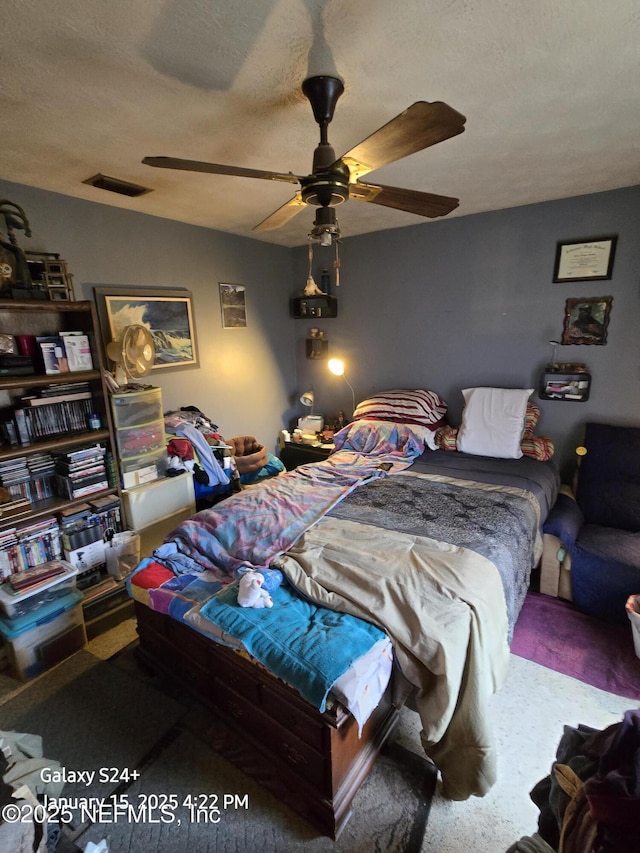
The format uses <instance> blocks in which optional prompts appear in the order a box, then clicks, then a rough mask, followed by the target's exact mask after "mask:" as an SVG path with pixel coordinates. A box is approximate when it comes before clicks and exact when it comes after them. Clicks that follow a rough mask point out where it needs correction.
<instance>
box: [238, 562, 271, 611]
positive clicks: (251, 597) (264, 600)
mask: <svg viewBox="0 0 640 853" xmlns="http://www.w3.org/2000/svg"><path fill="white" fill-rule="evenodd" d="M263 585H264V575H261V574H260V572H253V571H249V572H245V573H244V574H243V575H242V577H241V578H240V586H239V587H238V604H239V605H240V607H273V598H271V596H270V595H269V593H268V592H267V591H266V589H263V588H262V587H263Z"/></svg>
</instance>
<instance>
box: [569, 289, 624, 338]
mask: <svg viewBox="0 0 640 853" xmlns="http://www.w3.org/2000/svg"><path fill="white" fill-rule="evenodd" d="M612 302H613V297H612V296H594V297H592V298H580V299H567V303H566V307H565V312H564V328H563V331H562V341H561V343H562V346H567V345H568V344H600V345H603V344H606V342H607V327H608V325H609V314H610V313H611V303H612Z"/></svg>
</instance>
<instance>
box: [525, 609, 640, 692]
mask: <svg viewBox="0 0 640 853" xmlns="http://www.w3.org/2000/svg"><path fill="white" fill-rule="evenodd" d="M511 651H512V652H513V654H514V655H518V656H519V657H522V658H526V659H527V660H531V661H534V662H535V663H539V664H540V665H541V666H546V667H547V668H548V669H553V670H555V671H556V672H561V673H563V674H564V675H570V676H572V678H577V679H578V680H579V681H582V682H584V683H585V684H591V685H592V686H593V687H599V688H600V689H601V690H606V691H608V692H609V693H615V694H616V695H617V696H626V697H627V698H628V699H636V700H638V699H640V658H637V657H636V654H635V651H634V648H633V629H632V627H631V622H629V623H628V625H626V626H625V625H614V624H610V623H609V622H601V621H600V620H599V619H593V618H592V617H591V616H587V615H586V614H585V613H581V612H580V611H579V610H576V608H575V607H574V606H573V605H572V604H571V602H569V601H564V599H561V598H552V597H551V596H549V595H542V594H541V593H538V592H528V593H527V597H526V598H525V602H524V606H523V608H522V610H521V612H520V616H519V617H518V621H517V622H516V627H515V631H514V633H513V642H512V643H511Z"/></svg>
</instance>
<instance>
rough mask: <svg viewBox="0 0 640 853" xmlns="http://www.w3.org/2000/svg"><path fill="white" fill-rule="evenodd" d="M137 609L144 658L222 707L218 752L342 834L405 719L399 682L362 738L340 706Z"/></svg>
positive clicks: (216, 721)
mask: <svg viewBox="0 0 640 853" xmlns="http://www.w3.org/2000/svg"><path fill="white" fill-rule="evenodd" d="M134 604H135V611H136V616H137V620H138V634H139V637H140V646H139V653H140V655H141V657H142V659H143V660H144V661H145V662H146V663H147V664H149V665H150V666H151V667H152V668H153V669H155V670H159V671H161V672H162V673H163V674H165V675H169V676H170V677H172V678H174V679H176V680H178V681H179V682H180V683H181V684H182V686H186V687H187V688H189V689H190V690H191V691H193V692H194V693H195V694H196V696H197V697H198V698H199V699H200V700H201V701H202V702H204V703H205V704H206V705H208V706H209V707H211V708H212V709H213V710H215V712H216V716H215V717H212V720H211V725H210V726H209V727H208V730H207V732H206V738H207V741H208V742H209V743H210V745H211V746H212V748H213V749H215V750H216V751H217V752H219V753H220V754H222V755H224V756H225V758H227V759H228V760H229V761H231V762H232V763H233V764H235V765H236V766H237V767H239V768H240V769H241V770H243V771H244V772H245V773H247V775H249V776H251V777H253V778H254V779H256V781H258V782H259V783H260V784H262V785H263V786H264V787H265V788H267V789H268V790H270V791H271V792H272V793H273V794H275V796H277V797H278V799H280V800H281V801H282V802H284V803H286V804H287V805H288V806H289V807H290V808H292V809H293V810H294V811H295V812H297V813H298V814H300V815H301V816H302V817H304V818H305V819H307V820H308V821H309V822H310V823H313V824H314V825H315V826H316V827H317V828H318V829H320V830H321V831H322V833H323V834H325V835H328V836H329V837H330V838H333V839H335V838H337V836H338V834H339V833H340V831H341V829H342V828H343V827H344V825H345V824H346V822H347V820H348V819H349V816H350V814H351V803H352V800H353V798H354V797H355V795H356V793H357V791H358V789H359V787H360V786H361V785H362V783H363V782H364V780H365V779H366V777H367V775H368V773H369V771H370V770H371V768H372V767H373V764H374V762H375V760H376V757H377V756H378V754H379V752H380V750H381V749H382V747H383V746H384V744H385V743H386V741H387V740H388V739H389V737H390V735H391V733H392V732H393V730H394V728H395V726H396V723H397V721H398V713H399V711H398V709H397V708H396V707H395V706H394V704H393V702H392V685H391V684H390V685H389V687H388V688H387V690H386V692H385V694H384V696H383V698H382V700H381V701H380V703H379V704H378V706H377V708H376V709H375V710H374V712H373V713H372V715H371V717H370V718H369V720H368V721H367V723H366V724H365V726H364V727H363V731H362V736H361V737H360V738H358V725H357V722H356V720H355V719H354V718H353V717H352V716H351V714H349V713H348V712H347V711H346V710H345V709H344V708H343V707H342V706H341V705H339V704H338V703H335V704H334V706H333V707H331V708H328V709H327V711H326V712H325V713H324V714H321V713H320V712H319V711H318V710H317V709H316V708H314V707H313V706H312V705H310V704H309V703H308V702H306V701H305V700H304V699H302V697H301V696H300V695H299V694H298V693H297V691H295V690H294V689H293V688H291V687H289V686H288V685H287V684H285V683H284V682H282V681H281V680H280V679H279V678H277V677H275V676H273V675H272V674H271V673H270V672H268V671H267V670H266V669H264V668H263V667H261V666H258V665H256V664H254V663H252V662H251V661H250V660H248V659H247V658H246V657H244V656H243V655H240V654H238V653H237V652H234V651H233V650H231V649H229V648H227V647H225V646H222V645H220V644H219V643H216V642H215V641H214V640H210V639H208V638H207V637H204V636H203V635H202V634H199V633H198V632H196V631H195V630H192V629H191V628H189V627H188V626H186V625H183V624H181V623H180V622H177V621H176V620H175V619H172V618H171V617H169V616H166V615H165V614H163V613H157V612H156V611H154V610H151V609H150V608H148V607H146V606H145V605H143V604H140V603H139V602H137V601H136V602H134Z"/></svg>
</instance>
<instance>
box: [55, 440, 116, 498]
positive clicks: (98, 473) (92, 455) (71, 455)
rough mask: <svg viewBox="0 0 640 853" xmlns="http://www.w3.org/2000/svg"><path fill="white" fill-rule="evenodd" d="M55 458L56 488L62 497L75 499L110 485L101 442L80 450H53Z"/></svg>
mask: <svg viewBox="0 0 640 853" xmlns="http://www.w3.org/2000/svg"><path fill="white" fill-rule="evenodd" d="M52 455H53V458H54V459H55V470H56V489H57V491H58V494H59V495H60V496H61V497H64V498H68V499H69V500H73V499H75V498H82V497H85V496H87V495H92V494H94V492H100V491H102V490H103V489H107V488H108V487H109V481H108V479H107V469H106V466H105V460H104V456H105V449H104V447H102V446H101V445H99V444H94V445H92V446H91V447H83V448H80V449H79V450H70V451H68V452H66V453H64V452H62V451H56V450H54V451H52Z"/></svg>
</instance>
